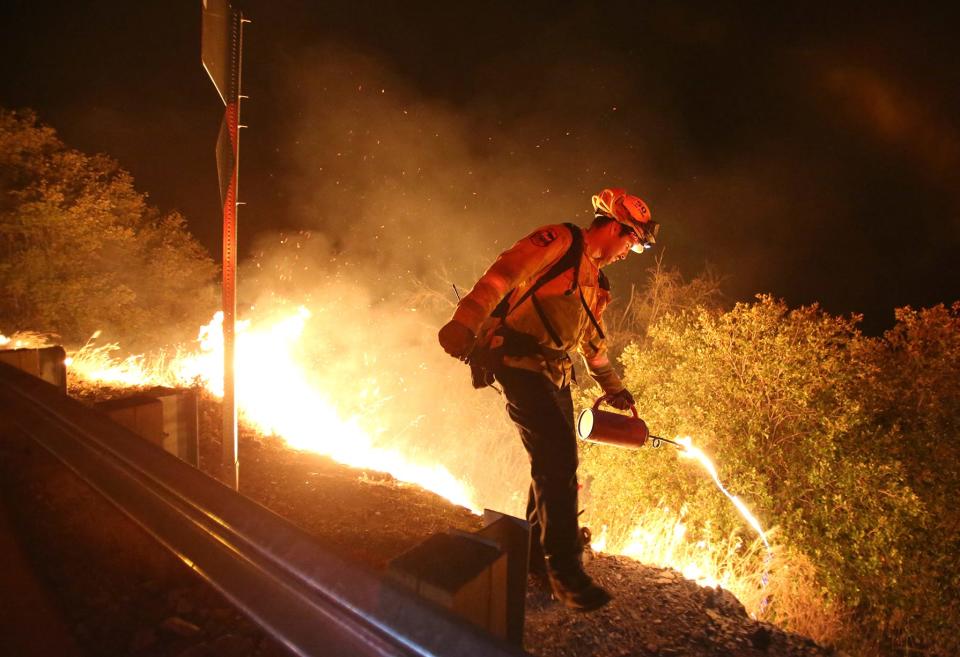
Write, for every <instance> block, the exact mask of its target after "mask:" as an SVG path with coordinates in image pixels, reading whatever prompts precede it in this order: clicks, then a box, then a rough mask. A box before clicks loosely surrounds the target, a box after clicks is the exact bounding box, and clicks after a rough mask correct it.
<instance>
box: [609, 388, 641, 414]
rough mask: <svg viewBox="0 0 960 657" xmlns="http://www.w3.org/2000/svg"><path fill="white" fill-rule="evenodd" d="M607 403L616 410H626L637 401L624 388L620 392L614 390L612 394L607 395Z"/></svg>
mask: <svg viewBox="0 0 960 657" xmlns="http://www.w3.org/2000/svg"><path fill="white" fill-rule="evenodd" d="M607 403H608V404H610V405H611V406H613V407H614V408H615V409H617V410H618V411H628V410H630V409H631V408H632V407H633V406H634V405H635V404H636V403H637V402H635V401H634V400H633V395H631V394H630V391H629V390H627V389H626V388H624V389H623V390H621V391H620V392H615V393H613V394H612V395H607Z"/></svg>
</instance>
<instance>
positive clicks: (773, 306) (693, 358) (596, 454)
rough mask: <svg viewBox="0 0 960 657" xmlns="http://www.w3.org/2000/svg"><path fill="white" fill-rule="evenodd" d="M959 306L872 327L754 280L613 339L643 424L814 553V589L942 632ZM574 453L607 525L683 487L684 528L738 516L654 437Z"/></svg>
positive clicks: (950, 594) (616, 528) (953, 480)
mask: <svg viewBox="0 0 960 657" xmlns="http://www.w3.org/2000/svg"><path fill="white" fill-rule="evenodd" d="M958 315H960V306H958V305H954V306H953V308H952V309H947V308H944V307H942V306H939V307H937V308H932V309H928V310H924V311H913V310H910V309H902V310H900V311H898V312H897V320H898V321H897V325H896V327H895V328H894V329H892V330H891V331H890V332H888V333H887V334H886V335H885V336H884V337H883V338H882V339H874V338H868V337H865V336H863V335H862V334H861V333H860V332H859V331H858V329H857V322H858V319H859V318H857V317H849V318H846V317H834V316H831V315H829V314H828V313H825V312H823V311H822V310H821V309H820V308H818V307H817V306H816V305H813V306H809V307H802V308H797V309H789V308H788V307H787V306H786V305H785V304H784V303H783V302H782V301H778V300H775V299H773V298H770V297H766V296H761V297H758V300H757V301H756V302H755V303H740V304H737V305H736V306H735V307H734V308H732V309H731V310H729V311H727V312H723V311H721V310H719V309H716V308H714V309H709V308H704V307H694V308H688V309H685V310H683V309H681V310H678V311H676V312H674V313H672V314H669V315H664V316H662V317H660V318H659V319H658V320H657V321H656V322H655V323H654V324H652V326H651V327H650V329H649V331H648V332H647V333H646V335H645V336H644V339H643V342H642V346H641V345H640V343H639V342H635V343H633V344H631V345H630V346H628V347H627V348H626V349H625V350H624V352H623V354H622V356H621V363H622V365H623V368H624V372H625V379H624V380H625V383H626V384H627V386H628V387H629V388H630V389H631V390H632V391H633V392H634V395H635V397H636V398H637V401H638V407H639V408H640V409H641V414H642V415H643V417H644V418H645V419H646V420H647V422H648V423H649V425H650V426H651V429H652V430H653V432H654V433H659V434H660V435H665V436H668V437H671V436H675V435H690V436H692V437H693V438H694V441H695V443H696V444H698V445H700V446H701V447H703V448H704V451H706V452H707V453H708V454H711V455H713V456H714V458H715V460H716V461H717V463H718V465H719V468H720V472H721V476H722V477H723V478H724V480H725V481H726V483H727V485H728V487H729V488H730V489H731V490H732V491H733V492H734V493H735V494H738V495H740V496H741V497H742V498H743V499H744V500H746V501H747V502H748V504H749V505H750V506H751V507H752V508H753V510H754V512H755V513H756V514H757V515H758V516H759V517H760V518H761V520H762V522H763V523H764V524H765V525H767V526H770V525H776V526H778V528H779V535H778V542H779V543H780V544H781V545H784V546H788V548H789V550H790V551H792V552H793V553H795V555H797V557H798V558H802V559H804V560H807V561H809V563H811V564H813V568H815V570H816V573H817V576H816V581H817V582H819V587H820V589H821V590H820V592H819V595H818V596H814V597H815V598H816V597H819V601H818V602H817V604H821V605H830V606H835V608H836V609H837V610H838V614H842V613H843V612H841V611H839V610H840V609H846V610H848V611H849V613H850V614H851V619H852V621H853V625H850V627H853V626H855V625H860V626H862V627H864V626H865V627H868V628H870V629H871V630H872V631H873V636H876V637H879V638H880V640H879V641H878V646H879V647H881V648H882V647H884V646H886V647H887V648H890V647H891V646H893V647H896V648H898V649H907V648H909V647H915V648H920V647H923V648H931V647H932V648H933V649H935V650H937V651H943V652H944V654H946V653H949V652H951V651H954V650H955V649H956V648H957V645H956V641H957V639H956V636H955V634H954V633H953V632H952V631H950V628H951V627H953V628H955V627H957V626H958V625H960V613H958V593H957V592H958V590H960V587H958V579H957V577H958V576H957V573H956V569H955V565H954V563H953V562H954V561H955V558H956V557H955V555H956V554H957V548H958V547H960V545H958V538H957V535H958V531H957V530H958V527H960V524H958V520H960V513H958V511H957V510H956V508H955V505H951V504H950V502H951V501H952V500H953V499H956V498H955V496H956V493H957V492H958V489H960V485H958V484H960V477H958V469H960V465H958V464H960V460H958V456H960V454H958V453H957V451H958V448H960V445H958V426H957V424H958V418H960V412H958V411H960V406H958V396H957V391H958V385H960V384H958V382H960V330H958V329H960V325H958V324H960V318H958ZM585 396H586V397H588V396H589V395H585ZM581 401H582V402H585V401H587V399H583V400H581ZM582 461H583V465H582V467H581V472H582V473H583V476H584V478H585V479H586V480H587V482H588V483H589V493H590V505H589V513H590V515H591V516H593V517H594V518H602V519H603V521H604V523H606V524H608V530H609V531H610V534H611V538H612V539H614V540H616V538H617V534H618V533H619V538H620V539H621V540H623V539H624V537H625V536H626V535H627V534H628V533H629V532H630V531H631V529H632V527H631V519H632V518H634V517H635V516H636V515H637V513H636V511H635V510H636V509H647V508H653V507H657V506H661V505H666V506H668V507H671V508H680V507H681V506H682V505H685V507H686V509H687V510H688V517H687V520H686V521H687V524H688V532H692V534H693V537H694V538H697V536H696V534H697V532H698V531H699V532H700V533H701V534H702V536H701V538H704V539H707V538H709V536H707V534H709V533H710V532H714V533H715V532H718V531H719V532H721V533H723V532H727V531H737V530H738V528H739V529H741V530H742V531H747V528H746V527H745V525H744V524H743V522H742V520H741V519H740V518H739V516H737V515H736V513H735V511H734V510H733V508H732V506H731V505H729V503H728V502H727V500H726V498H724V497H723V496H722V495H721V494H720V493H719V492H718V491H717V490H716V489H715V487H714V486H713V484H712V482H711V481H710V479H709V478H708V477H706V476H704V475H703V473H702V472H701V471H699V470H698V469H696V468H695V467H693V466H692V465H687V464H683V465H678V463H677V461H676V459H675V458H674V457H673V455H672V454H671V453H669V450H667V451H664V450H660V451H654V450H652V449H643V450H638V451H627V450H618V449H612V448H607V447H597V446H588V447H586V448H585V449H584V450H583V456H582ZM744 538H747V540H750V538H751V537H749V536H747V535H746V534H745V536H744ZM794 561H796V559H795V560H794ZM809 571H810V569H809V568H808V569H807V572H809ZM814 588H815V587H814ZM806 589H807V594H811V593H816V592H815V591H811V587H809V586H808V587H806ZM934 595H935V596H936V598H935V599H936V604H930V603H931V596H934ZM778 602H779V603H781V604H780V610H779V613H780V616H781V617H785V616H789V615H791V614H792V616H793V617H794V619H796V618H797V617H798V616H799V615H798V613H797V611H796V608H797V605H796V604H793V605H792V607H793V611H792V612H789V613H787V612H786V608H785V606H784V604H783V603H786V599H785V598H783V599H781V600H777V599H774V602H773V605H772V613H773V614H774V615H776V614H777V613H778V607H777V605H778ZM796 629H798V628H796ZM835 630H836V628H832V629H831V631H835ZM862 637H863V635H862V634H858V635H856V636H854V635H848V640H849V641H851V642H853V643H857V644H859V645H860V646H861V647H862V645H863V642H862V641H861V639H862Z"/></svg>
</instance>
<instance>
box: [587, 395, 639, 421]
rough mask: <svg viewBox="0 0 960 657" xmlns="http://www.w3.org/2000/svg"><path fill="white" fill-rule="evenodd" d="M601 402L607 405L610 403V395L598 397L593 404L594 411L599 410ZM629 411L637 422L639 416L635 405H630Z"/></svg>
mask: <svg viewBox="0 0 960 657" xmlns="http://www.w3.org/2000/svg"><path fill="white" fill-rule="evenodd" d="M603 402H607V403H609V402H610V395H600V396H599V397H597V401H595V402H593V410H595V411H598V410H600V404H602V403H603ZM630 410H631V411H632V412H633V417H635V418H636V419H638V420H639V419H640V414H639V413H637V406H636V404H631V405H630Z"/></svg>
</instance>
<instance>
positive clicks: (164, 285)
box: [0, 109, 216, 344]
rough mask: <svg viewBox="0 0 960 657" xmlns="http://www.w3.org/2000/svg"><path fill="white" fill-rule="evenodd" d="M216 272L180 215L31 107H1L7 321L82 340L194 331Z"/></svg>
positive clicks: (0, 236) (1, 308)
mask: <svg viewBox="0 0 960 657" xmlns="http://www.w3.org/2000/svg"><path fill="white" fill-rule="evenodd" d="M215 273H216V268H215V266H214V264H213V262H212V261H211V260H210V258H209V256H208V255H207V254H206V253H205V252H204V250H203V249H202V248H201V247H200V246H199V244H197V242H196V241H195V240H194V239H193V237H191V236H190V234H189V233H188V232H187V229H186V224H185V221H184V219H183V217H181V216H180V215H179V214H177V213H169V214H162V213H160V212H159V211H158V210H156V209H155V208H151V207H149V206H148V205H147V202H146V196H145V195H143V194H141V193H139V192H137V191H136V190H135V189H134V187H133V180H132V179H131V177H130V175H129V174H128V173H127V172H125V171H123V170H122V169H120V167H119V165H118V164H117V162H115V161H114V160H112V159H110V158H108V157H106V156H103V155H86V154H84V153H81V152H79V151H76V150H73V149H70V148H68V147H67V146H65V145H64V144H63V143H62V142H61V141H60V140H59V139H58V138H57V136H56V133H55V132H54V130H53V129H52V128H50V127H47V126H44V125H41V124H40V123H39V122H38V120H37V117H36V116H35V115H34V114H33V113H32V112H13V111H8V110H4V109H0V326H3V328H4V330H6V331H17V330H36V331H44V332H52V333H57V334H59V335H60V336H61V337H62V338H63V339H64V340H65V341H66V342H68V343H76V342H82V341H83V340H84V339H86V338H87V337H88V336H89V335H90V334H92V333H93V332H94V331H95V330H97V329H106V330H108V331H110V332H111V333H112V334H118V335H123V336H125V341H126V342H128V343H133V344H136V343H137V342H138V341H139V342H142V343H149V342H151V341H154V340H157V339H159V338H160V336H161V332H165V333H166V336H164V337H169V335H170V334H171V332H174V333H176V334H182V333H180V332H182V331H188V332H187V333H186V334H185V335H187V336H190V337H192V335H191V334H192V333H193V331H195V330H196V328H197V327H198V326H199V324H200V323H201V322H202V321H206V320H205V319H204V318H205V317H207V316H209V314H210V312H211V311H212V310H213V309H215V308H216V299H215V296H214V294H213V290H214V288H213V286H212V283H213V278H214V276H215Z"/></svg>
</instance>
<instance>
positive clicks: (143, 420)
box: [94, 395, 163, 447]
mask: <svg viewBox="0 0 960 657" xmlns="http://www.w3.org/2000/svg"><path fill="white" fill-rule="evenodd" d="M94 407H95V408H96V409H97V410H98V411H100V412H102V413H105V414H106V415H107V416H108V417H109V418H110V419H111V420H113V421H114V422H116V423H117V424H119V425H121V426H124V427H126V428H127V429H130V431H132V432H134V433H135V434H137V435H138V436H140V437H142V438H145V439H147V440H149V441H150V442H151V443H153V444H154V445H157V446H159V447H163V404H162V403H161V402H160V400H159V399H154V398H153V397H149V396H147V395H132V396H130V397H122V398H120V399H108V400H106V401H102V402H97V403H96V404H94Z"/></svg>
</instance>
